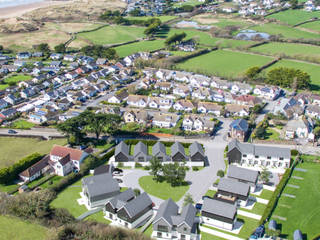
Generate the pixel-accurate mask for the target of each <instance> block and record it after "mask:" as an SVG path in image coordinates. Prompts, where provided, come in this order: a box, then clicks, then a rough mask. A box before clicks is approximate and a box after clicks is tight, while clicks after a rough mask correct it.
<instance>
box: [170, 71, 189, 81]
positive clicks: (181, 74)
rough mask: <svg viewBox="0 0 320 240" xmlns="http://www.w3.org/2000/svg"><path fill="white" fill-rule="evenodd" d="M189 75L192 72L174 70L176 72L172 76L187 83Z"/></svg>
mask: <svg viewBox="0 0 320 240" xmlns="http://www.w3.org/2000/svg"><path fill="white" fill-rule="evenodd" d="M191 77H192V74H191V73H188V72H176V74H175V75H174V76H173V78H174V80H176V81H178V82H185V83H189V82H190V79H191Z"/></svg>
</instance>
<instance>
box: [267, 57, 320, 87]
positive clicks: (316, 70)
mask: <svg viewBox="0 0 320 240" xmlns="http://www.w3.org/2000/svg"><path fill="white" fill-rule="evenodd" d="M277 67H287V68H296V69H300V70H302V71H305V72H307V73H308V74H309V75H310V76H311V83H312V84H313V86H312V90H317V91H319V90H320V79H319V76H320V65H317V64H312V63H310V64H309V63H305V62H299V61H294V60H281V61H279V62H277V63H276V64H274V65H272V66H271V67H270V68H268V69H267V71H270V70H271V69H274V68H277Z"/></svg>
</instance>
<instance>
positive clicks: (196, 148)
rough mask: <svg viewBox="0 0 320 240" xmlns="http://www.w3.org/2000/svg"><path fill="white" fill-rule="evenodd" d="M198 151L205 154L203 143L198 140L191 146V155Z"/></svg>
mask: <svg viewBox="0 0 320 240" xmlns="http://www.w3.org/2000/svg"><path fill="white" fill-rule="evenodd" d="M198 152H199V153H201V154H202V155H203V156H204V151H203V148H202V146H201V144H200V143H198V142H194V143H192V144H191V145H190V147H189V153H190V157H192V156H193V155H195V154H196V153H198Z"/></svg>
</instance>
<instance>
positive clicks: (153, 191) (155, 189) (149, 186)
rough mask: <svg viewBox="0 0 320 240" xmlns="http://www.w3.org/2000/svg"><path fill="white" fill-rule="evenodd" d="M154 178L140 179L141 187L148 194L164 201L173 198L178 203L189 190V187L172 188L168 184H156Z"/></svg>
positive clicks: (145, 177)
mask: <svg viewBox="0 0 320 240" xmlns="http://www.w3.org/2000/svg"><path fill="white" fill-rule="evenodd" d="M152 178H153V176H144V177H141V178H140V179H139V185H140V186H141V187H142V189H143V190H144V191H146V192H147V193H148V194H150V195H152V196H155V197H158V198H161V199H164V200H166V199H168V198H172V200H173V201H175V202H177V201H179V200H180V199H181V198H182V197H183V195H184V194H185V193H186V192H187V191H188V189H189V186H188V185H187V186H178V187H171V185H170V184H169V183H167V182H156V181H154V180H153V179H152Z"/></svg>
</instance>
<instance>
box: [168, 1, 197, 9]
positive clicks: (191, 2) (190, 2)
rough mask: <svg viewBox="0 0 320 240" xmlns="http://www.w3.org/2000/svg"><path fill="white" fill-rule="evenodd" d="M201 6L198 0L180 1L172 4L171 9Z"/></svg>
mask: <svg viewBox="0 0 320 240" xmlns="http://www.w3.org/2000/svg"><path fill="white" fill-rule="evenodd" d="M200 4H202V3H201V2H200V1H198V0H186V1H182V2H176V3H174V4H173V7H176V8H179V7H181V6H184V5H191V6H197V5H200Z"/></svg>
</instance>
